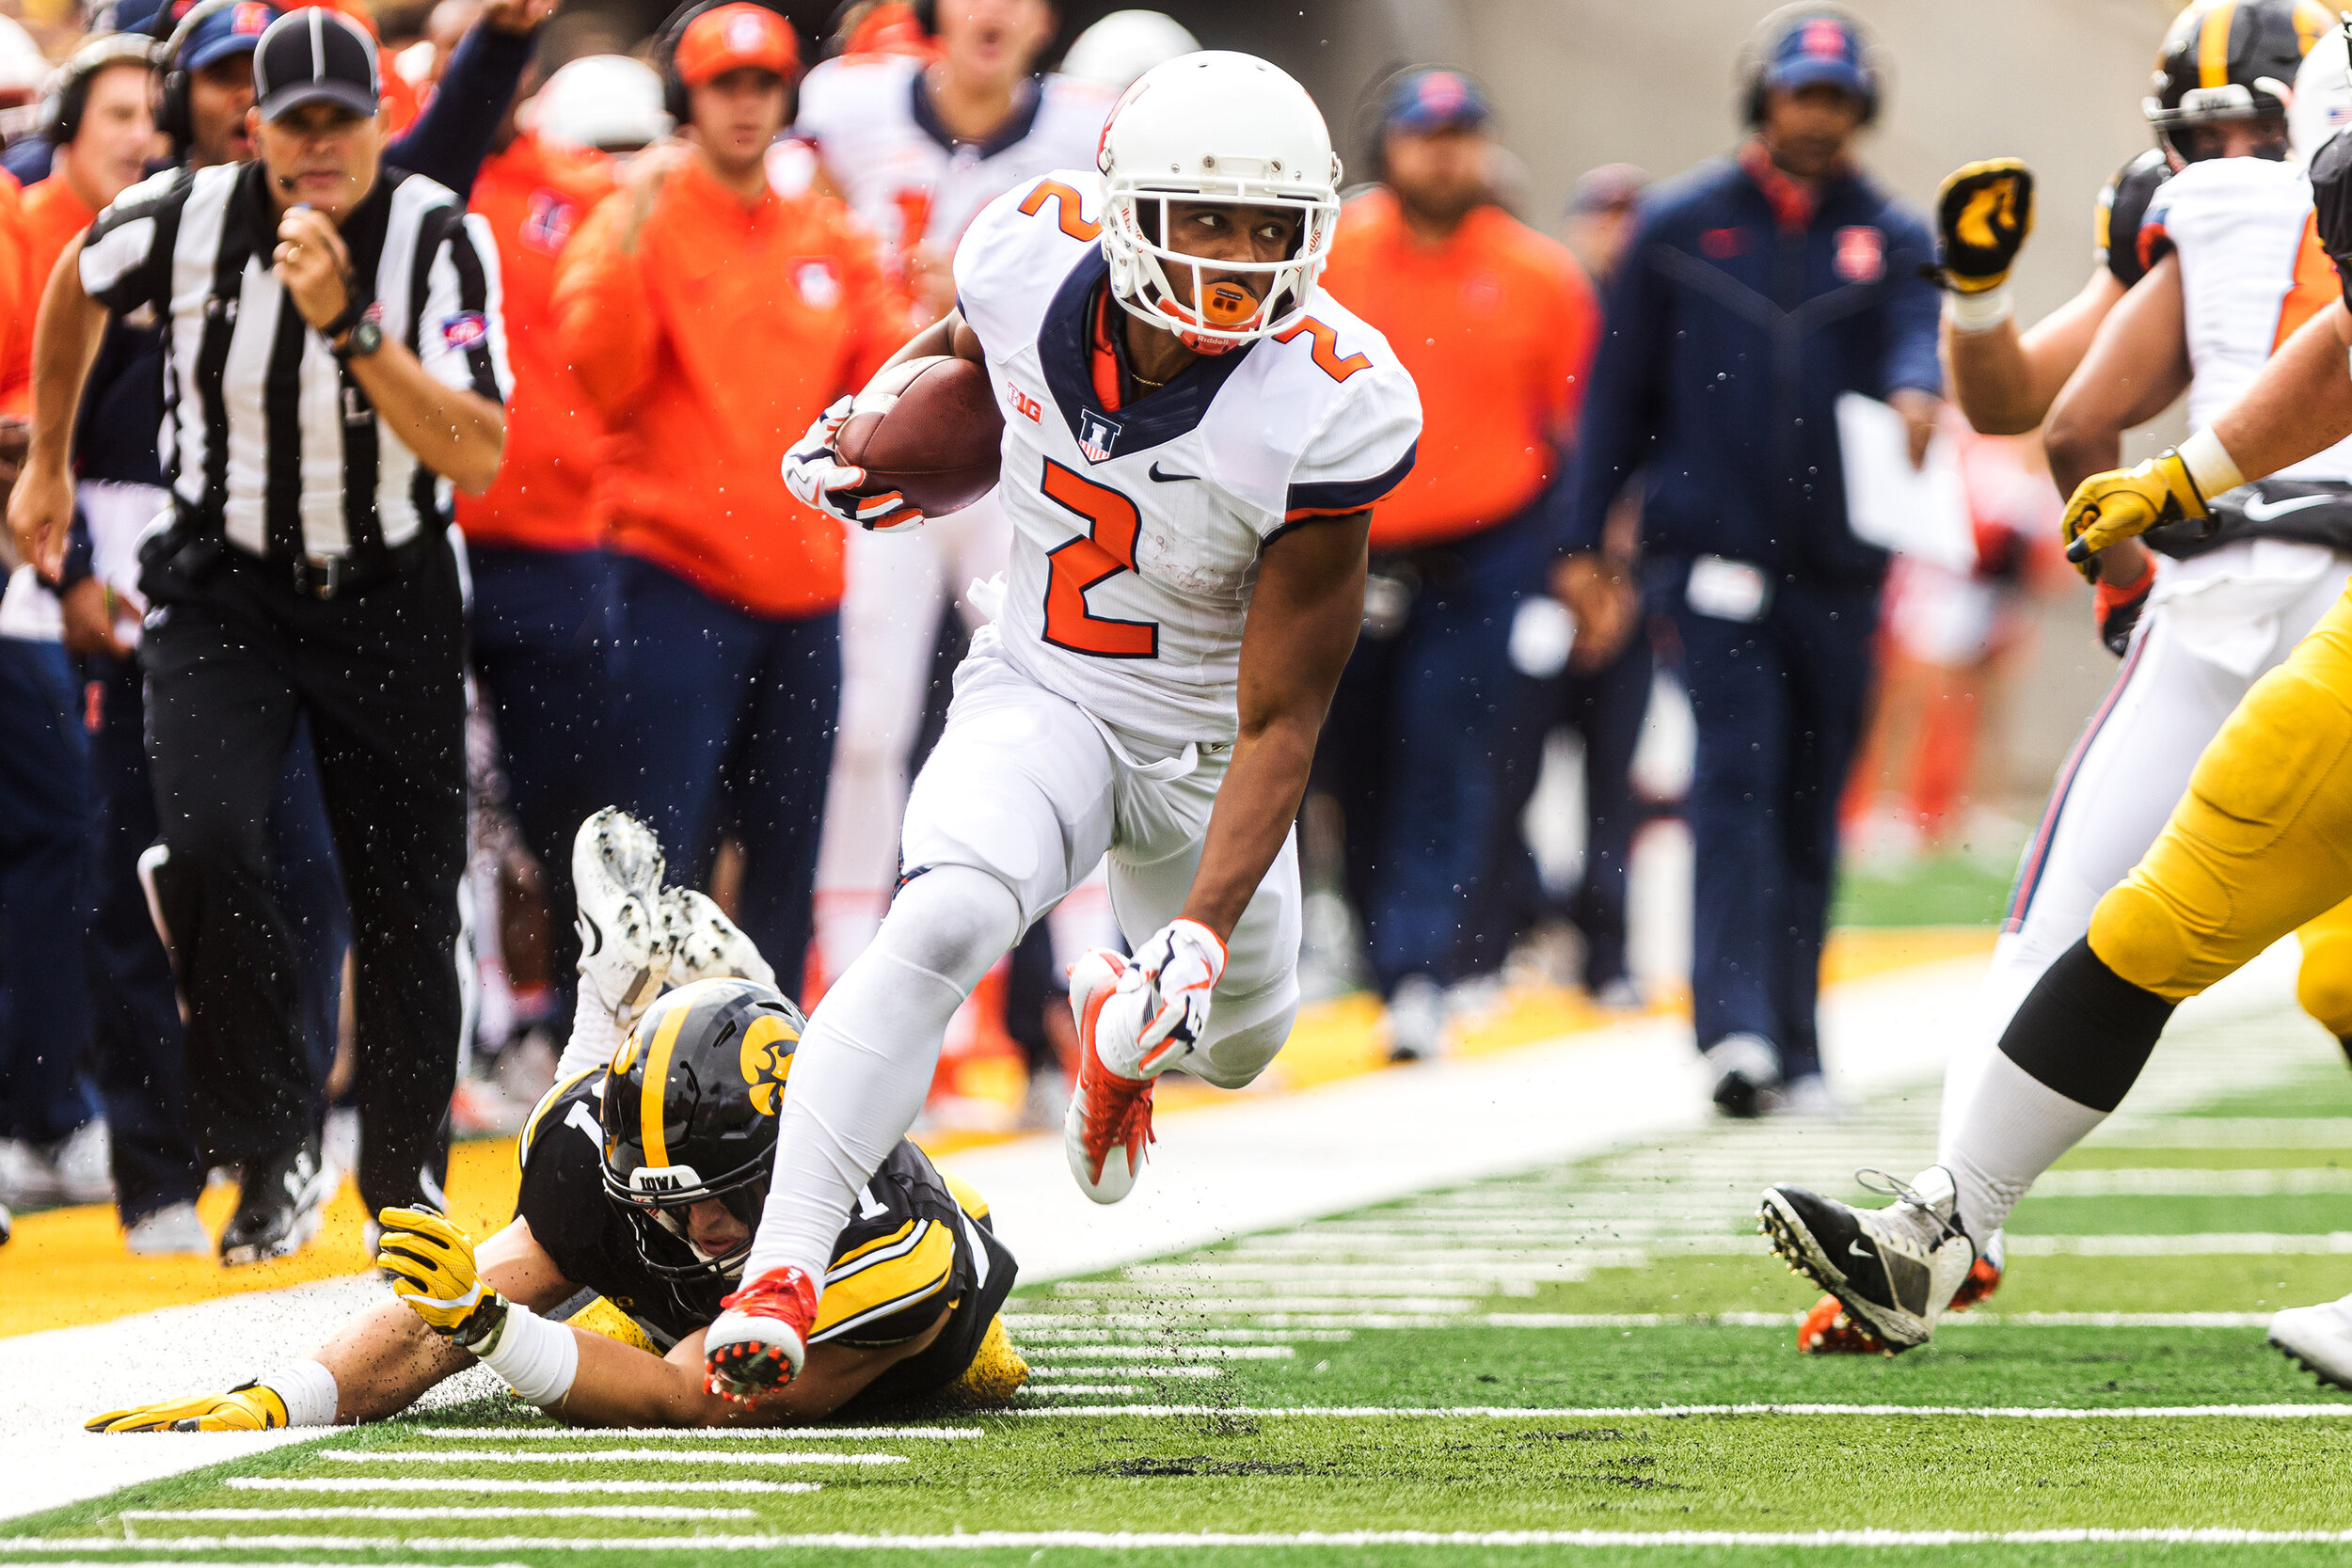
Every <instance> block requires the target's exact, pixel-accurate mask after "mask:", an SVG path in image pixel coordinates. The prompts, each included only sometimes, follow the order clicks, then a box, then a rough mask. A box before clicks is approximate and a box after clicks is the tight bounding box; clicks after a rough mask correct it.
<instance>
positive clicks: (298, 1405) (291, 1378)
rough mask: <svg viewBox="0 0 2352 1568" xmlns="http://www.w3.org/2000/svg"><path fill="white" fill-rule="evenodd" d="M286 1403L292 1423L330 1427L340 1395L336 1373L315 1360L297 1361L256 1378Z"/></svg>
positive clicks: (291, 1425)
mask: <svg viewBox="0 0 2352 1568" xmlns="http://www.w3.org/2000/svg"><path fill="white" fill-rule="evenodd" d="M256 1381H257V1382H259V1383H260V1384H261V1386H262V1387H264V1388H266V1389H268V1390H269V1391H270V1392H271V1393H273V1394H276V1395H277V1396H278V1398H279V1399H281V1400H283V1401H284V1402H285V1403H286V1424H287V1425H288V1426H290V1427H331V1426H333V1425H334V1424H335V1407H336V1405H337V1404H338V1403H339V1402H340V1400H341V1396H340V1395H338V1394H337V1392H336V1390H335V1374H334V1373H333V1372H330V1371H328V1370H326V1367H325V1366H324V1365H323V1364H321V1363H319V1362H316V1361H294V1362H289V1363H288V1364H287V1365H285V1366H283V1367H280V1368H278V1370H276V1371H274V1372H272V1373H270V1374H269V1376H267V1377H264V1378H259V1379H257V1380H256Z"/></svg>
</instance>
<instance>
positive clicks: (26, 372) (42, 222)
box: [0, 174, 98, 414]
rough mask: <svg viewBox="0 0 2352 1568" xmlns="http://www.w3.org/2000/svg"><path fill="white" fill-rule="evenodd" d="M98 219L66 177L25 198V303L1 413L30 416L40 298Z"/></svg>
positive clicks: (2, 377) (3, 384)
mask: <svg viewBox="0 0 2352 1568" xmlns="http://www.w3.org/2000/svg"><path fill="white" fill-rule="evenodd" d="M97 216H98V214H96V213H94V212H92V211H91V210H90V208H89V204H88V203H87V202H85V201H84V200H83V199H82V198H80V197H78V196H76V195H74V194H73V187H72V186H71V185H69V184H67V183H66V182H65V176H63V175H61V174H53V175H51V176H50V177H49V178H48V179H46V180H40V181H36V182H34V183H33V184H32V185H31V187H29V188H28V189H27V190H26V191H25V192H24V223H23V227H22V228H21V229H20V230H18V232H19V236H20V238H19V248H18V264H19V268H20V270H21V272H22V275H23V281H22V282H21V283H20V284H19V285H18V288H19V292H20V293H21V296H22V299H23V302H24V303H23V304H22V306H21V307H20V308H19V309H17V311H16V324H15V325H14V326H12V327H11V328H10V329H9V331H8V359H7V361H6V365H5V368H4V369H0V412H5V413H9V414H29V413H31V412H32V410H33V322H34V320H35V318H36V317H37V316H38V315H39V313H40V296H41V294H42V293H43V292H44V291H46V290H47V289H48V287H49V275H50V273H51V272H53V271H55V270H56V265H57V258H58V257H60V256H62V255H64V254H65V247H66V246H67V245H72V243H73V240H74V237H75V236H76V235H78V234H80V233H81V232H82V230H85V229H87V228H88V227H89V226H90V222H91V220H92V219H94V218H96V217H97Z"/></svg>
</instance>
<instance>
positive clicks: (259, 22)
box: [172, 0, 282, 71]
mask: <svg viewBox="0 0 2352 1568" xmlns="http://www.w3.org/2000/svg"><path fill="white" fill-rule="evenodd" d="M280 14H282V13H280V12H279V10H278V8H277V7H275V6H272V5H269V4H267V3H266V0H230V4H229V5H226V6H223V7H220V8H217V9H215V10H211V11H208V12H206V13H205V14H204V15H202V16H199V17H198V18H197V19H196V25H195V26H193V27H191V28H189V29H188V33H187V37H186V38H184V39H183V40H181V42H180V53H179V56H178V58H177V59H175V60H174V61H173V62H172V63H173V64H174V65H175V66H177V67H178V68H179V69H180V70H182V71H201V70H203V69H204V68H205V67H206V66H208V65H211V64H212V63H213V62H214V61H215V60H223V59H227V58H228V57H229V56H230V55H250V54H251V53H253V51H254V50H255V49H256V48H258V47H259V46H260V45H261V42H262V34H263V33H266V32H268V31H269V28H270V24H272V23H273V22H276V21H277V20H278V17H279V15H280Z"/></svg>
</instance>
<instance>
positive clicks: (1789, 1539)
mask: <svg viewBox="0 0 2352 1568" xmlns="http://www.w3.org/2000/svg"><path fill="white" fill-rule="evenodd" d="M358 1544H366V1545H369V1546H371V1547H373V1546H375V1545H377V1544H376V1543H373V1542H369V1543H360V1542H358V1538H355V1537H351V1536H337V1535H222V1536H177V1537H172V1538H170V1539H167V1540H156V1541H153V1542H128V1543H125V1542H121V1541H116V1540H111V1539H108V1538H106V1537H103V1536H100V1537H85V1538H82V1539H79V1540H74V1541H64V1540H56V1541H49V1542H40V1543H19V1542H14V1541H6V1540H0V1550H8V1551H24V1550H27V1549H32V1550H47V1549H53V1548H54V1549H59V1550H66V1549H71V1550H73V1551H79V1552H102V1551H116V1552H119V1551H125V1550H128V1551H144V1552H154V1551H159V1550H164V1549H167V1548H168V1549H169V1550H172V1551H311V1550H316V1549H319V1548H322V1547H325V1548H330V1549H331V1548H336V1547H345V1548H350V1547H354V1546H356V1545H358ZM2110 1544H2111V1545H2182V1546H2200V1545H2202V1546H2289V1545H2342V1544H2352V1530H2262V1529H2238V1528H2219V1527H2200V1526H2170V1527H2163V1526H2160V1527H2154V1528H2139V1529H2027V1530H1893V1529H1847V1530H1654V1531H1645V1530H1411V1529H1391V1530H1299V1531H1295V1532H1290V1533H1279V1534H1278V1533H1274V1532H1271V1531H1269V1532H1263V1533H1253V1534H1241V1533H1231V1534H1226V1533H1216V1532H1210V1531H1174V1530H1167V1531H1158V1530H1132V1531H1125V1530H1122V1531H1102V1530H971V1531H959V1532H957V1533H955V1534H952V1535H852V1534H847V1533H842V1534H831V1535H813V1534H812V1535H715V1534H713V1535H700V1534H697V1535H669V1536H662V1535H612V1536H590V1537H580V1538H576V1539H568V1540H567V1539H564V1538H560V1537H548V1536H537V1535H501V1536H479V1537H474V1536H453V1537H432V1536H412V1537H409V1538H408V1539H406V1540H405V1541H401V1542H399V1543H397V1546H398V1547H399V1548H402V1549H411V1548H412V1549H418V1550H425V1551H501V1552H503V1551H525V1550H530V1551H558V1552H657V1551H714V1552H779V1551H794V1550H802V1551H817V1550H825V1549H832V1550H836V1551H911V1552H937V1551H946V1552H956V1551H987V1550H1000V1551H1001V1550H1006V1549H1028V1550H1044V1549H1047V1548H1051V1547H1068V1548H1074V1549H1080V1550H1095V1551H1139V1550H1146V1549H1151V1548H1168V1547H1244V1548H1266V1547H1309V1546H1325V1547H1328V1546H1465V1547H1487V1548H1493V1547H1511V1546H1586V1547H1597V1548H1614V1549H1624V1548H1637V1549H1638V1548H1643V1547H1657V1548H1688V1547H1692V1546H1794V1547H1855V1546H1861V1547H1887V1546H1979V1545H1994V1546H2041V1545H2110ZM147 1560H151V1559H147ZM119 1565H120V1560H119V1559H118V1560H116V1562H115V1563H114V1564H112V1565H110V1568H119ZM44 1568H62V1565H55V1564H44ZM207 1568H224V1565H221V1564H208V1565H207ZM268 1568H289V1565H286V1564H278V1563H273V1564H269V1565H268ZM321 1568H323V1565H321ZM467 1568H482V1565H479V1564H469V1565H467ZM491 1568H519V1565H516V1564H496V1565H491Z"/></svg>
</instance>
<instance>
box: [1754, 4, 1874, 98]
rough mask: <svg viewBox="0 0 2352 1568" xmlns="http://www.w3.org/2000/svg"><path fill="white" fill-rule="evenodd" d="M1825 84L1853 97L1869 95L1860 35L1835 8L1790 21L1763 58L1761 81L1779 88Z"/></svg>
mask: <svg viewBox="0 0 2352 1568" xmlns="http://www.w3.org/2000/svg"><path fill="white" fill-rule="evenodd" d="M1822 84H1826V85H1828V86H1830V87H1836V88H1838V89H1840V90H1841V91H1844V92H1849V93H1851V94H1852V95H1853V96H1854V97H1856V98H1860V99H1866V100H1867V98H1869V96H1870V72H1869V70H1868V68H1867V67H1866V66H1865V65H1864V64H1863V63H1862V38H1861V35H1859V34H1858V33H1856V32H1855V30H1854V27H1853V24H1851V23H1850V22H1848V21H1847V20H1846V19H1845V18H1844V17H1842V16H1838V15H1836V13H1834V12H1828V11H1816V12H1814V13H1813V14H1812V15H1810V16H1800V17H1797V18H1796V19H1794V20H1793V21H1791V22H1790V23H1789V24H1788V27H1787V28H1786V29H1784V30H1783V31H1782V33H1781V35H1780V37H1778V38H1777V39H1775V40H1772V50H1771V53H1770V54H1769V55H1767V56H1766V57H1765V61H1764V85H1765V86H1766V87H1771V88H1773V89H1775V90H1777V91H1781V92H1795V91H1797V90H1798V89H1799V88H1801V87H1815V86H1819V85H1822Z"/></svg>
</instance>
